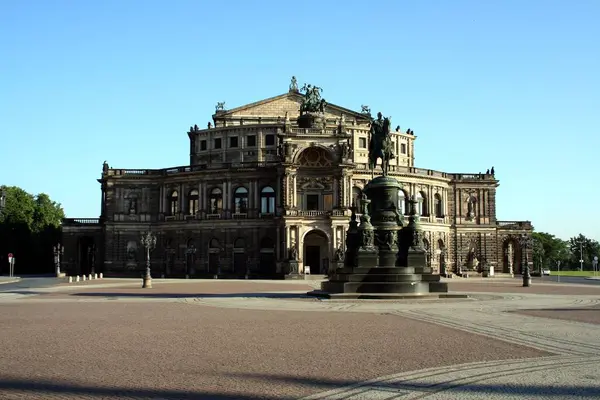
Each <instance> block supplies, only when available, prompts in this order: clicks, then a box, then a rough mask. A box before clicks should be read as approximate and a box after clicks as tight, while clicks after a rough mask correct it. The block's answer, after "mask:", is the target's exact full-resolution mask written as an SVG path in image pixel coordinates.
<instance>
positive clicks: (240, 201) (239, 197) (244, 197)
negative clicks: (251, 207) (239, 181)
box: [233, 186, 248, 214]
mask: <svg viewBox="0 0 600 400" xmlns="http://www.w3.org/2000/svg"><path fill="white" fill-rule="evenodd" d="M233 209H234V210H235V211H234V212H235V213H236V214H240V213H241V214H244V213H246V212H248V189H246V188H245V187H243V186H240V187H239V188H237V189H235V193H234V194H233Z"/></svg>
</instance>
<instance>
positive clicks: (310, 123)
mask: <svg viewBox="0 0 600 400" xmlns="http://www.w3.org/2000/svg"><path fill="white" fill-rule="evenodd" d="M296 122H297V123H298V128H303V129H311V128H315V127H317V126H319V125H320V126H322V125H323V116H322V115H321V114H318V113H309V112H307V113H304V114H302V115H301V116H299V117H298V119H297V120H296Z"/></svg>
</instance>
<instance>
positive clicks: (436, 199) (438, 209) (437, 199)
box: [433, 193, 444, 218]
mask: <svg viewBox="0 0 600 400" xmlns="http://www.w3.org/2000/svg"><path fill="white" fill-rule="evenodd" d="M433 204H434V207H435V216H436V217H437V218H443V217H444V210H443V209H442V196H440V194H439V193H436V194H435V195H434V196H433Z"/></svg>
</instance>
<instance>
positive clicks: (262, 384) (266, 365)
mask: <svg viewBox="0 0 600 400" xmlns="http://www.w3.org/2000/svg"><path fill="white" fill-rule="evenodd" d="M153 283H154V288H153V289H141V288H140V286H141V280H126V279H123V280H117V279H104V280H94V281H87V282H79V283H72V284H68V283H61V284H58V285H54V286H51V287H43V288H35V289H32V288H18V287H16V288H14V289H9V290H6V289H4V290H3V289H2V285H0V320H1V321H2V331H1V334H0V346H1V349H2V351H1V352H0V363H1V364H0V365H2V370H1V372H0V374H1V377H0V399H7V400H11V399H48V400H54V399H61V400H63V399H64V400H71V399H113V398H118V399H217V400H218V399H242V400H243V399H259V398H261V399H344V400H357V399H402V400H404V399H417V398H418V399H421V398H423V399H436V400H437V399H440V400H441V399H444V400H446V399H591V398H599V397H600V285H598V286H596V285H566V284H552V283H539V282H536V281H535V280H534V282H533V286H531V287H529V288H523V287H522V286H521V285H520V281H519V280H518V279H488V280H484V279H469V280H464V279H458V280H457V279H454V280H449V285H450V290H451V292H453V293H463V292H466V293H470V294H471V297H470V298H469V299H454V300H422V301H414V300H403V301H360V300H354V301H337V300H322V299H316V298H311V297H307V296H305V293H306V292H307V291H309V290H312V289H313V288H315V287H317V286H318V284H319V282H318V281H294V282H290V281H217V280H208V281H201V280H177V281H164V280H154V282H153ZM11 285H14V284H7V285H3V286H5V287H12V286H11Z"/></svg>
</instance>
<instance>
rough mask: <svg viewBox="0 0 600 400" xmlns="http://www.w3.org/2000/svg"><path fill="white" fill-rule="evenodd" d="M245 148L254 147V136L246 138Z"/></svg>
mask: <svg viewBox="0 0 600 400" xmlns="http://www.w3.org/2000/svg"><path fill="white" fill-rule="evenodd" d="M246 146H247V147H254V146H256V136H255V135H250V136H248V137H247V138H246Z"/></svg>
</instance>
